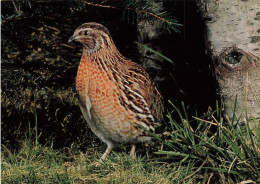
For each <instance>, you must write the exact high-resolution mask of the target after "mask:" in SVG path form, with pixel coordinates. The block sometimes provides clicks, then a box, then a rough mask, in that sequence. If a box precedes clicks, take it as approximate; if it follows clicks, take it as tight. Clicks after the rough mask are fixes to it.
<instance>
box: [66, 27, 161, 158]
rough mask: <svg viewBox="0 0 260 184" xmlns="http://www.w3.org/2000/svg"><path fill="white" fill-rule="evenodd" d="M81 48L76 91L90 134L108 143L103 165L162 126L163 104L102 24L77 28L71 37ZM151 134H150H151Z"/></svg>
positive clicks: (146, 76) (151, 83)
mask: <svg viewBox="0 0 260 184" xmlns="http://www.w3.org/2000/svg"><path fill="white" fill-rule="evenodd" d="M72 41H75V42H79V43H81V44H82V45H83V53H82V56H81V59H80V63H79V67H78V71H77V77H76V92H77V94H78V97H79V106H80V109H81V111H82V114H83V117H84V119H85V120H86V122H87V124H88V125H89V127H90V129H91V130H92V132H93V133H94V134H95V135H96V136H97V137H98V138H100V139H101V140H102V141H103V142H104V143H106V144H107V149H106V151H105V152H104V154H103V155H102V156H101V160H105V159H106V158H107V156H108V154H109V153H110V152H111V150H112V149H113V148H114V147H115V146H116V145H118V144H122V143H123V144H124V143H127V144H130V145H132V147H131V151H130V156H131V157H132V158H133V159H136V153H135V150H136V144H137V143H142V142H147V141H150V140H151V138H152V137H151V134H150V133H151V132H155V128H157V127H158V126H160V122H161V119H162V113H163V109H164V106H163V99H162V95H161V93H160V92H159V90H158V88H157V86H156V84H155V83H154V81H153V80H152V79H151V77H150V76H149V74H148V73H147V72H146V71H145V69H144V68H143V67H142V66H141V65H139V64H137V63H136V62H133V61H132V60H130V59H128V58H126V57H124V56H123V55H122V54H121V53H120V52H119V51H118V49H117V47H116V46H115V44H114V42H113V40H112V38H111V35H110V32H109V30H108V29H107V28H106V27H105V26H103V25H102V24H99V23H95V22H88V23H84V24H82V25H80V26H79V27H78V28H77V29H76V30H75V31H74V33H73V35H72V36H71V37H70V38H69V41H68V42H69V43H70V42H72ZM149 132H150V133H149Z"/></svg>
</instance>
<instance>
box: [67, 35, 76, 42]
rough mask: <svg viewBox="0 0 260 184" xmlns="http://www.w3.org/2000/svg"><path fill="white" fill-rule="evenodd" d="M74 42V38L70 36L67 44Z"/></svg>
mask: <svg viewBox="0 0 260 184" xmlns="http://www.w3.org/2000/svg"><path fill="white" fill-rule="evenodd" d="M74 40H75V36H74V35H72V36H71V37H70V39H69V41H68V43H70V42H72V41H74Z"/></svg>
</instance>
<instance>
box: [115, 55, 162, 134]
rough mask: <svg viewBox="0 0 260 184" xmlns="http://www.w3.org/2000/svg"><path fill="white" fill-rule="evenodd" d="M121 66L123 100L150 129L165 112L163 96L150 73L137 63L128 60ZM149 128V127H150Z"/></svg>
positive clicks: (120, 79) (120, 80)
mask: <svg viewBox="0 0 260 184" xmlns="http://www.w3.org/2000/svg"><path fill="white" fill-rule="evenodd" d="M118 67H120V70H117V71H120V72H121V74H118V75H119V76H117V77H116V78H118V79H117V83H118V84H119V88H120V92H121V93H122V95H120V96H121V97H122V101H123V102H124V105H126V106H128V108H130V109H131V110H132V111H133V112H135V114H136V117H137V119H138V120H140V121H141V122H143V123H145V124H146V125H147V126H149V127H150V129H152V130H153V129H154V128H153V126H154V125H155V124H156V123H158V122H159V121H160V120H161V116H162V112H163V103H162V96H161V94H160V93H159V91H158V89H157V87H156V85H155V83H154V82H153V81H152V80H151V78H150V77H149V75H148V73H147V72H146V71H145V70H144V69H143V68H142V67H141V66H140V65H139V64H137V63H134V62H132V61H130V60H127V61H126V62H125V63H124V64H122V66H118ZM148 130H149V129H148Z"/></svg>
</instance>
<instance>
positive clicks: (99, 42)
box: [69, 22, 113, 54]
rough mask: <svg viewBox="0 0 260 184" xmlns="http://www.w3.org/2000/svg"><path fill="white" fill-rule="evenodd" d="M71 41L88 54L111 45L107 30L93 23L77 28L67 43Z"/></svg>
mask: <svg viewBox="0 0 260 184" xmlns="http://www.w3.org/2000/svg"><path fill="white" fill-rule="evenodd" d="M72 41H77V42H80V43H81V44H82V45H83V47H84V49H85V51H86V52H87V53H88V54H92V53H93V52H96V51H99V50H100V49H102V48H108V47H110V45H111V43H113V42H112V40H111V37H110V33H109V31H108V29H107V28H106V27H104V26H103V25H101V24H98V23H95V22H89V23H84V24H82V25H81V26H79V27H78V28H77V29H76V30H75V32H74V34H73V35H72V36H71V37H70V39H69V43H70V42H72Z"/></svg>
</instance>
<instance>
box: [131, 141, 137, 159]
mask: <svg viewBox="0 0 260 184" xmlns="http://www.w3.org/2000/svg"><path fill="white" fill-rule="evenodd" d="M135 148H136V145H135V144H133V146H132V148H131V151H130V156H131V157H132V159H134V160H136V153H135Z"/></svg>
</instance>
